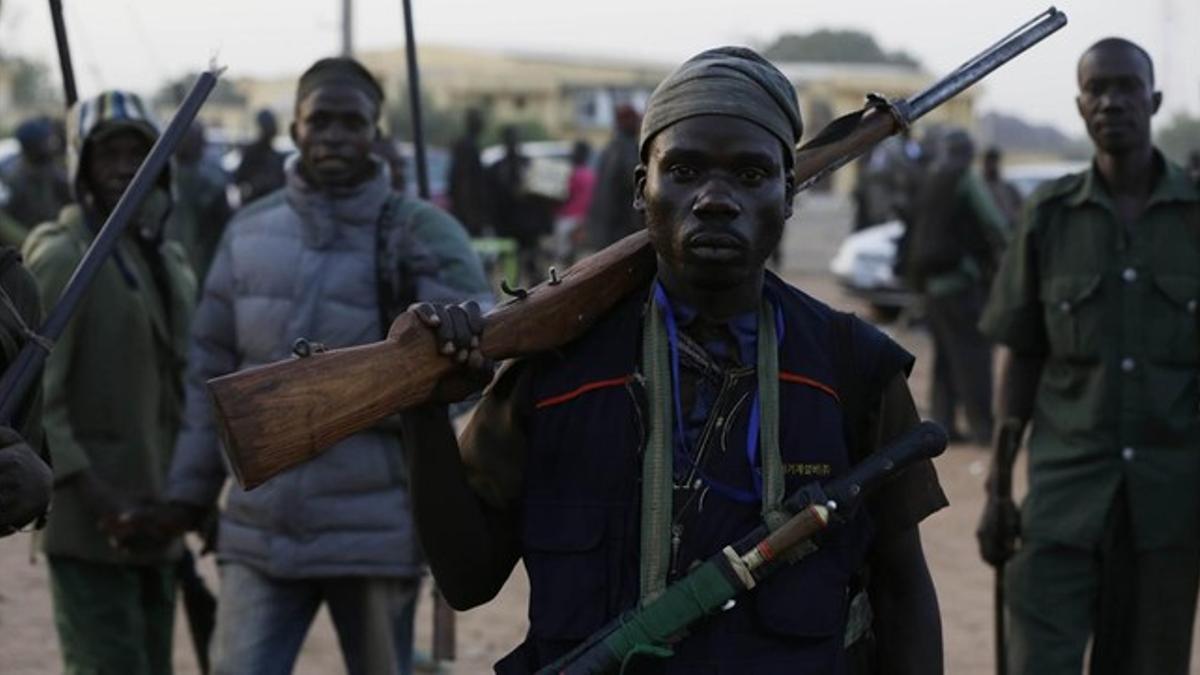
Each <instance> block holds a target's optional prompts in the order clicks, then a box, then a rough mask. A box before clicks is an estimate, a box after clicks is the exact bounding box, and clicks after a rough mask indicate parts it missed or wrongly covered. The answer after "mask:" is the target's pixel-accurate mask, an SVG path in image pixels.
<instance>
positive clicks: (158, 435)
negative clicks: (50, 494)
mask: <svg viewBox="0 0 1200 675" xmlns="http://www.w3.org/2000/svg"><path fill="white" fill-rule="evenodd" d="M91 241H92V233H91V231H90V230H88V228H87V226H86V225H85V224H84V221H83V217H82V213H81V211H80V210H79V208H78V207H76V206H70V207H67V208H66V209H63V212H62V215H61V216H60V218H59V220H58V222H53V223H44V224H42V225H39V226H38V227H37V228H35V229H34V231H33V232H32V233H31V234H30V235H29V238H28V239H27V240H26V242H25V250H24V255H25V260H26V265H27V266H28V268H29V271H30V272H31V273H32V274H33V276H34V278H35V279H36V280H37V282H38V287H39V289H40V290H41V294H42V301H43V304H44V305H45V306H46V307H52V306H53V305H54V304H55V302H56V301H57V300H58V297H59V295H61V293H62V291H63V288H64V287H65V286H66V283H67V280H68V279H70V277H71V274H72V273H73V272H74V270H75V267H76V266H77V265H78V264H79V260H80V258H82V256H83V253H84V251H85V250H86V248H87V246H89V245H90V244H91ZM140 248H141V247H140V246H139V245H138V244H137V243H136V242H134V241H133V240H132V239H131V238H130V237H128V236H125V237H122V239H121V240H120V242H119V243H118V245H117V248H116V256H114V257H112V258H110V259H109V260H107V261H106V262H105V263H104V265H103V266H102V267H101V268H100V272H99V273H98V274H97V275H96V278H95V280H94V281H93V283H92V286H91V288H89V289H88V291H87V293H85V294H84V297H83V301H82V302H81V304H80V305H79V308H78V309H77V310H76V313H75V315H74V316H73V317H72V319H71V321H70V323H68V324H67V329H66V331H64V333H63V335H62V336H61V337H60V338H59V339H58V341H57V343H55V345H54V349H53V351H51V353H50V356H49V358H47V360H46V371H45V376H44V378H43V386H44V389H43V392H44V413H43V418H42V420H43V424H44V426H45V433H46V440H47V443H48V444H49V447H50V454H51V457H52V459H53V465H54V478H55V483H56V484H58V485H57V486H56V488H55V494H54V503H53V507H52V509H51V512H50V518H49V521H48V523H47V526H46V533H45V550H46V552H47V553H48V554H51V555H60V556H71V557H75V558H80V559H83V560H87V561H90V562H107V563H123V564H127V563H149V562H158V561H161V560H164V559H169V558H170V557H172V556H173V554H174V553H176V552H177V550H176V551H172V550H168V551H159V552H151V553H148V554H146V555H138V556H135V555H131V554H129V553H127V552H124V551H119V550H117V549H115V548H114V547H112V546H111V545H109V543H108V541H107V537H106V536H105V535H104V534H103V533H102V532H101V531H100V529H99V528H98V527H97V526H96V518H95V516H94V515H93V514H92V513H90V512H89V511H88V510H87V509H86V508H85V507H84V504H83V502H82V500H81V499H80V497H79V495H78V494H76V492H75V489H74V487H65V486H63V485H61V483H62V482H63V481H64V480H66V479H67V478H69V477H71V476H72V475H74V474H75V473H77V472H79V471H82V470H85V469H88V470H91V471H93V472H95V473H96V475H97V476H98V477H99V478H100V479H101V480H103V481H104V482H105V483H107V484H108V485H110V486H112V487H113V488H114V489H115V490H117V491H118V492H120V493H121V494H122V495H124V496H126V497H129V498H133V499H145V498H151V497H157V496H159V494H160V492H161V490H162V485H163V482H164V480H165V478H166V473H167V469H168V468H169V467H170V464H171V462H170V460H171V452H172V449H173V448H174V444H175V435H176V433H177V432H178V429H179V423H180V414H181V407H182V402H183V401H182V396H183V392H182V381H181V378H182V374H183V365H184V357H185V355H186V350H187V337H188V328H189V323H190V321H191V315H192V308H193V305H194V302H195V297H196V282H195V278H194V277H193V276H192V273H191V270H190V269H189V268H188V266H187V258H186V254H185V253H184V252H183V250H182V248H181V247H180V246H179V244H177V243H175V242H167V243H165V244H163V245H162V246H161V248H160V257H161V260H162V277H163V281H164V282H165V283H162V284H161V286H163V287H166V288H167V289H169V291H168V292H169V297H166V298H164V297H162V295H163V293H161V292H160V290H159V289H160V284H159V283H158V282H156V280H155V278H154V272H153V270H152V268H151V265H150V263H149V262H148V260H147V259H146V256H145V255H144V254H143V253H142V251H141V250H140ZM168 306H169V308H170V309H169V311H168V309H167V307H168Z"/></svg>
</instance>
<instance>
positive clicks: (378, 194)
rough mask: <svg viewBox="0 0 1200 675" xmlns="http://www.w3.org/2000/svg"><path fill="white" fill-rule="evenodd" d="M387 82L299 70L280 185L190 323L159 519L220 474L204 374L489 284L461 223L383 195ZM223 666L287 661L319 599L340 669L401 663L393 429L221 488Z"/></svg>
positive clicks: (401, 568) (407, 564) (402, 579)
mask: <svg viewBox="0 0 1200 675" xmlns="http://www.w3.org/2000/svg"><path fill="white" fill-rule="evenodd" d="M382 99H383V92H382V91H381V90H380V88H379V85H378V84H377V83H376V81H375V80H374V78H373V77H372V76H371V75H370V74H369V73H368V72H367V71H366V70H365V69H364V68H363V67H362V66H361V65H360V64H359V63H358V62H356V61H354V60H352V59H348V58H332V59H322V60H320V61H318V62H316V63H315V64H314V65H313V66H312V67H311V68H309V69H308V70H307V71H306V72H305V73H304V75H302V76H301V78H300V82H299V86H298V88H297V92H296V114H295V122H293V124H292V128H291V133H292V138H293V139H294V140H295V142H296V146H297V147H298V148H299V150H300V155H299V157H298V158H293V159H291V160H290V161H289V162H288V164H287V167H286V171H287V183H286V185H285V187H284V188H283V189H282V190H279V191H277V192H275V193H273V194H271V195H268V196H266V197H264V198H262V199H261V200H258V201H256V202H255V203H254V204H253V205H251V206H250V207H248V208H246V209H245V210H244V211H242V212H241V213H239V214H238V215H237V216H235V218H234V219H233V221H232V222H231V223H230V225H229V227H228V231H227V232H226V233H225V236H224V238H223V240H222V242H221V244H220V246H219V248H218V250H217V254H216V257H215V259H214V261H213V263H212V268H211V270H210V272H209V275H208V278H207V281H206V283H205V287H204V293H203V297H202V299H201V302H200V306H199V308H198V310H197V312H196V318H195V322H194V324H193V328H192V338H191V346H190V349H189V364H188V375H187V383H186V387H187V392H186V393H187V402H186V412H185V420H184V429H183V431H182V433H181V434H180V436H179V441H178V444H177V445H176V450H175V457H174V461H173V463H172V466H171V472H170V478H169V485H168V488H167V496H168V498H169V500H170V501H169V502H168V504H167V505H166V506H165V507H162V508H160V509H159V514H158V517H159V519H160V522H161V523H166V524H165V525H163V527H164V528H165V529H179V528H183V527H187V526H190V525H194V523H195V522H196V520H197V519H198V518H197V516H198V514H199V513H200V512H201V510H202V509H203V508H205V507H207V506H210V505H212V504H213V503H215V502H216V500H217V497H218V495H219V493H220V492H221V490H222V488H223V487H224V485H225V482H226V477H227V473H226V469H225V465H224V464H223V462H222V459H221V454H220V449H219V446H218V437H217V431H216V429H215V427H214V425H213V422H212V412H211V408H210V403H209V399H208V394H207V392H206V390H205V381H206V380H208V379H209V378H212V377H215V376H218V375H223V374H225V373H229V372H232V371H236V370H240V369H243V368H249V367H252V366H256V365H260V364H263V363H268V362H272V361H277V360H280V359H285V358H288V357H289V355H290V354H291V352H292V345H293V343H294V342H295V340H297V339H298V338H306V339H308V340H310V341H312V342H319V343H321V344H323V345H325V346H326V347H328V348H336V347H346V346H350V345H355V344H361V343H365V342H371V341H375V340H379V339H381V338H382V337H383V336H384V334H385V332H386V329H387V326H388V324H389V323H390V320H391V318H392V317H393V316H394V315H395V314H396V313H397V312H398V311H399V310H402V309H403V308H404V307H406V306H407V304H408V303H410V302H415V301H418V300H426V299H429V298H447V299H449V298H454V299H456V300H458V301H462V300H466V299H476V300H479V301H481V302H484V303H486V302H488V300H489V299H490V293H489V291H488V286H487V282H486V280H485V278H484V276H483V271H482V269H481V267H480V264H479V261H478V259H477V258H476V256H475V254H474V253H473V252H472V250H471V248H470V245H469V241H468V239H467V236H466V234H465V232H464V231H463V229H462V227H461V226H460V225H459V224H458V222H456V221H455V220H454V219H453V218H452V217H450V216H449V215H447V214H446V213H444V212H442V211H440V210H438V209H437V208H435V207H433V206H431V205H429V204H427V203H425V202H421V201H418V200H413V199H407V198H404V197H402V196H400V195H399V194H397V193H395V192H393V190H392V189H391V183H390V180H389V176H388V173H387V170H386V168H385V167H384V165H383V163H382V162H380V161H379V160H378V159H376V158H374V157H372V156H371V155H370V148H371V143H372V141H373V140H374V138H375V137H376V135H377V134H378V128H377V122H378V119H379V112H380V107H381V103H382ZM218 558H219V562H220V563H221V590H220V599H219V608H218V613H217V634H216V643H215V652H214V654H213V662H214V668H215V671H216V672H217V673H289V672H291V669H292V666H293V663H294V662H295V658H296V654H297V652H298V651H299V649H300V646H301V643H302V642H303V641H304V636H305V633H306V632H307V630H308V627H309V624H310V623H311V621H312V618H313V616H314V615H315V614H316V612H317V609H318V608H319V607H320V606H321V604H322V603H325V604H326V605H327V606H328V608H329V612H330V615H331V616H332V618H333V622H334V625H335V627H336V629H337V632H338V638H339V642H340V644H341V647H342V652H343V656H344V658H345V662H346V667H347V670H348V671H349V672H350V673H352V674H358V673H371V674H372V675H374V674H375V673H397V672H399V673H407V672H409V670H410V667H411V666H410V663H411V650H412V609H413V605H414V601H415V598H416V592H417V588H418V583H419V577H420V575H421V573H422V564H423V561H422V559H421V555H420V551H419V550H418V546H417V543H416V538H415V533H414V530H413V524H412V516H411V514H410V509H409V491H408V485H407V475H406V462H405V457H404V453H403V450H402V448H401V443H400V438H399V436H398V431H397V428H395V427H393V428H383V427H380V428H374V429H370V430H367V431H363V432H361V433H358V434H355V435H354V436H351V437H350V438H347V439H346V440H344V441H342V442H340V443H338V444H337V445H336V446H334V447H333V448H332V449H330V450H329V451H328V452H327V453H325V454H323V455H321V456H320V457H318V458H316V459H314V460H313V461H311V462H309V463H306V464H304V465H302V466H298V467H295V468H293V469H291V470H289V471H287V472H285V473H283V474H280V475H279V476H278V477H276V478H275V479H274V480H272V481H271V482H269V483H267V484H266V485H263V486H262V487H259V488H258V489H256V490H254V491H253V492H246V491H243V490H241V489H240V488H238V487H237V486H236V485H235V486H233V487H231V489H230V492H229V495H228V498H227V503H226V506H225V510H224V512H223V514H222V517H221V526H220V541H219V544H218Z"/></svg>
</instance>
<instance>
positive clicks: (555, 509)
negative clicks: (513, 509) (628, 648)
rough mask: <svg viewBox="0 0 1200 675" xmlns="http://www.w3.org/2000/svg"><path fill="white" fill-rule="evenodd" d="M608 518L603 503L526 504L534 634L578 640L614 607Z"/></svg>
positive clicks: (525, 532) (524, 539)
mask: <svg viewBox="0 0 1200 675" xmlns="http://www.w3.org/2000/svg"><path fill="white" fill-rule="evenodd" d="M606 520H607V509H605V508H604V507H599V506H578V505H562V504H526V510H525V523H524V528H523V531H522V535H521V538H522V557H523V558H524V561H525V569H526V571H527V572H528V574H529V624H530V626H529V630H530V633H531V634H533V635H534V636H536V637H538V638H541V639H547V640H579V639H582V638H585V637H587V636H588V635H590V634H591V633H592V632H594V631H596V630H598V629H599V628H601V627H602V626H603V625H604V622H605V620H606V619H607V618H608V614H609V612H610V609H611V608H610V607H609V604H610V602H609V600H610V594H609V586H610V583H609V582H610V579H609V548H610V546H606V545H605V543H606V537H605V530H606V527H605V526H606ZM610 543H611V542H610Z"/></svg>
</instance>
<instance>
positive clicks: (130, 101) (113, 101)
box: [67, 90, 170, 202]
mask: <svg viewBox="0 0 1200 675" xmlns="http://www.w3.org/2000/svg"><path fill="white" fill-rule="evenodd" d="M126 129H130V130H133V131H136V132H138V133H141V134H143V135H144V136H145V137H146V139H147V140H149V141H150V142H151V143H154V142H155V141H157V140H158V134H159V129H158V123H157V122H156V121H155V120H154V117H153V115H151V113H150V109H149V108H147V107H146V104H145V103H143V102H142V99H141V98H139V97H138V95H137V94H132V93H129V92H125V91H116V90H113V91H106V92H104V93H102V94H99V95H97V96H95V97H93V98H89V99H85V100H81V101H77V102H76V103H75V105H73V106H71V110H70V112H68V113H67V174H68V176H69V177H70V179H71V189H72V190H74V194H75V199H76V201H81V202H82V201H83V192H82V185H81V182H80V181H81V178H82V172H83V160H84V155H85V153H86V151H87V148H88V145H89V144H90V143H91V142H92V141H94V140H97V139H99V138H103V137H104V136H107V135H108V134H111V133H113V132H116V131H122V130H126ZM169 180H170V179H169V174H168V172H167V171H164V172H163V175H162V176H161V177H160V178H159V183H160V184H162V185H163V187H167V186H168V185H169V184H170V183H169Z"/></svg>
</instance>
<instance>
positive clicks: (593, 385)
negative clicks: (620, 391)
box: [534, 375, 633, 410]
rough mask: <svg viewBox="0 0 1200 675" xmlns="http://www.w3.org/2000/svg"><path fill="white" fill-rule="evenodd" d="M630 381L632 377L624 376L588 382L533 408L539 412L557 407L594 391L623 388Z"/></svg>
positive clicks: (539, 402) (540, 402) (545, 399)
mask: <svg viewBox="0 0 1200 675" xmlns="http://www.w3.org/2000/svg"><path fill="white" fill-rule="evenodd" d="M631 380H633V376H632V375H624V376H622V377H614V378H612V379H611V380H596V381H595V382H588V383H587V384H585V385H583V386H580V387H578V388H576V389H572V390H571V391H568V392H567V393H565V394H559V395H558V396H551V397H550V398H544V399H542V400H540V401H538V402H537V403H536V404H535V405H534V407H535V408H537V409H538V410H541V409H542V408H549V407H550V406H554V405H558V404H559V403H566V402H567V401H570V400H571V399H573V398H578V397H579V396H582V395H584V394H586V393H588V392H589V391H595V390H596V389H604V388H605V387H623V386H625V385H626V384H628V383H629V382H630V381H631Z"/></svg>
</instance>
